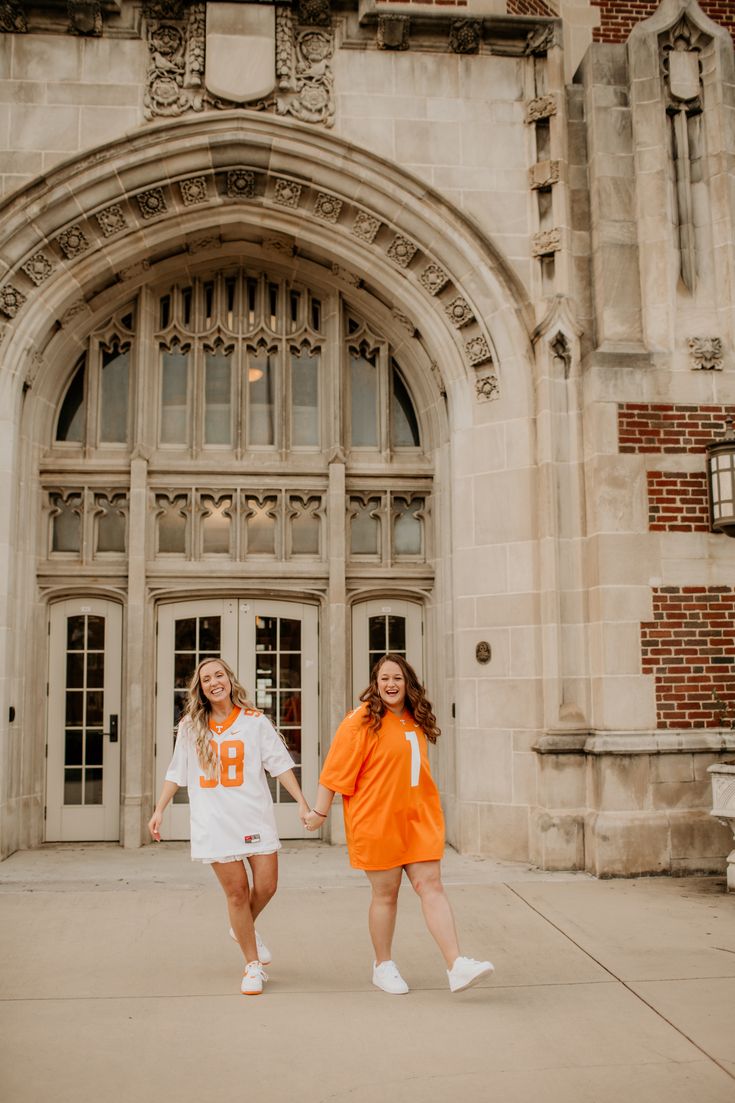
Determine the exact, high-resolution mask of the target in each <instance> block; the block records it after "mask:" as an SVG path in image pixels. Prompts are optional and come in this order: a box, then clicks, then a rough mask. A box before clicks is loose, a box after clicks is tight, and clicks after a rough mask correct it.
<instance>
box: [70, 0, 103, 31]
mask: <svg viewBox="0 0 735 1103" xmlns="http://www.w3.org/2000/svg"><path fill="white" fill-rule="evenodd" d="M67 10H68V12H69V32H70V34H83V35H89V36H90V37H98V36H99V35H101V34H102V7H101V5H100V3H99V0H68V3H67Z"/></svg>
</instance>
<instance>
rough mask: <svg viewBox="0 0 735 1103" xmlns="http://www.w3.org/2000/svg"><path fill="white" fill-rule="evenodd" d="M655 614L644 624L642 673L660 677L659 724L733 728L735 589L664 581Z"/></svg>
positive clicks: (657, 591) (657, 592) (655, 597)
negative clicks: (675, 583) (717, 699)
mask: <svg viewBox="0 0 735 1103" xmlns="http://www.w3.org/2000/svg"><path fill="white" fill-rule="evenodd" d="M653 617H654V619H653V620H652V621H646V622H645V623H643V624H642V625H641V651H642V659H643V673H644V674H653V675H655V679H656V713H657V717H658V727H659V728H719V727H730V723H731V720H733V719H735V680H733V671H734V668H735V590H733V589H732V588H731V587H730V586H662V587H661V588H660V589H655V590H654V591H653ZM714 694H717V696H718V697H719V698H720V701H721V702H723V705H720V704H718V703H717V702H716V701H715V700H714Z"/></svg>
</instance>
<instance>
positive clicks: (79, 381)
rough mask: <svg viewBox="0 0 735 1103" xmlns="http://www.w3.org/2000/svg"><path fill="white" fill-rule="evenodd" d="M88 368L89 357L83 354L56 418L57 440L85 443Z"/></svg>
mask: <svg viewBox="0 0 735 1103" xmlns="http://www.w3.org/2000/svg"><path fill="white" fill-rule="evenodd" d="M86 369H87V357H86V355H85V356H82V357H81V358H80V359H79V360H78V361H77V365H76V367H75V369H74V374H73V375H72V377H71V382H70V384H69V386H68V387H67V388H66V394H65V395H64V398H63V400H62V403H61V409H60V410H59V416H58V418H57V419H56V440H57V441H68V442H69V443H70V444H71V443H73V444H83V443H84V428H85V427H84V420H85V418H84V413H85V407H84V391H85V379H86V374H87V372H86Z"/></svg>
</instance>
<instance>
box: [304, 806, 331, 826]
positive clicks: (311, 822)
mask: <svg viewBox="0 0 735 1103" xmlns="http://www.w3.org/2000/svg"><path fill="white" fill-rule="evenodd" d="M326 818H327V817H326V816H322V815H320V814H319V813H318V812H317V811H315V810H314V809H311V810H310V811H309V814H308V815H307V816H304V817H303V819H302V821H301V822H302V823H303V825H304V827H305V828H306V830H307V831H318V830H319V828H320V827H321V826H322V824H323V823H324V821H325V819H326Z"/></svg>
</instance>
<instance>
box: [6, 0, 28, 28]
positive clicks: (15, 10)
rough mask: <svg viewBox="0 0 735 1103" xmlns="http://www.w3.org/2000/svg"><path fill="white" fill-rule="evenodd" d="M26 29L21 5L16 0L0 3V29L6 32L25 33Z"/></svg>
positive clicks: (26, 25) (26, 24)
mask: <svg viewBox="0 0 735 1103" xmlns="http://www.w3.org/2000/svg"><path fill="white" fill-rule="evenodd" d="M27 30H28V23H27V22H26V16H25V12H24V11H23V6H22V5H21V4H19V3H17V0H3V2H2V3H0V31H3V32H7V33H8V34H25V33H26V31H27Z"/></svg>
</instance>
